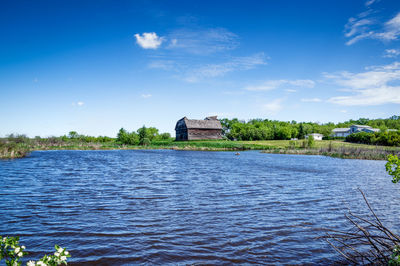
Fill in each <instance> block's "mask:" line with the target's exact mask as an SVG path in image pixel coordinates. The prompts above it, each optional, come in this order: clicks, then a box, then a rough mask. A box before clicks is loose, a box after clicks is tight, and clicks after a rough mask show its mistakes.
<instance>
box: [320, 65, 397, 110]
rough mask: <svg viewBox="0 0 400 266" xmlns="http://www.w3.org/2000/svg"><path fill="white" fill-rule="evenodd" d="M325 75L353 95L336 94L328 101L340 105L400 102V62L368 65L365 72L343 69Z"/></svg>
mask: <svg viewBox="0 0 400 266" xmlns="http://www.w3.org/2000/svg"><path fill="white" fill-rule="evenodd" d="M325 77H326V78H328V79H331V80H333V81H334V82H335V83H336V84H338V85H340V86H343V87H344V88H345V89H346V90H347V91H349V92H350V93H351V95H346V96H336V97H332V98H330V99H329V100H328V101H329V102H331V103H335V104H340V105H349V106H351V105H380V104H388V103H396V104H400V83H399V81H400V63H399V62H394V63H392V64H390V65H385V66H372V67H367V68H366V69H365V71H364V72H361V73H350V72H347V71H342V72H339V73H336V74H325Z"/></svg>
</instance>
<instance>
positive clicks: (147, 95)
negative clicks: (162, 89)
mask: <svg viewBox="0 0 400 266" xmlns="http://www.w3.org/2000/svg"><path fill="white" fill-rule="evenodd" d="M151 96H153V95H151V94H142V95H141V97H142V98H145V99H146V98H150V97H151Z"/></svg>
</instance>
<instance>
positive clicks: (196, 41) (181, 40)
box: [167, 28, 239, 55]
mask: <svg viewBox="0 0 400 266" xmlns="http://www.w3.org/2000/svg"><path fill="white" fill-rule="evenodd" d="M168 39H169V40H170V42H169V45H168V46H167V49H171V50H179V51H180V52H187V53H191V54H195V55H209V54H213V53H217V52H222V51H227V50H233V49H235V48H236V47H237V46H238V45H239V41H238V36H237V35H236V34H234V33H232V32H230V31H228V30H227V29H225V28H208V29H204V28H182V29H177V30H174V31H172V32H171V33H170V34H169V35H168Z"/></svg>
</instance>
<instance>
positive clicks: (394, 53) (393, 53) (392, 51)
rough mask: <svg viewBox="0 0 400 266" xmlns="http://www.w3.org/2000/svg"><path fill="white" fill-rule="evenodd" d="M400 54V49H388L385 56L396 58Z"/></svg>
mask: <svg viewBox="0 0 400 266" xmlns="http://www.w3.org/2000/svg"><path fill="white" fill-rule="evenodd" d="M398 55H400V49H386V50H385V54H384V55H383V57H388V58H394V57H397V56H398Z"/></svg>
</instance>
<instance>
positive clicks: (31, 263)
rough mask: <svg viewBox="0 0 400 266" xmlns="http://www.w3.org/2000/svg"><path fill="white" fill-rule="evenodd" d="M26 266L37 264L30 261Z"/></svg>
mask: <svg viewBox="0 0 400 266" xmlns="http://www.w3.org/2000/svg"><path fill="white" fill-rule="evenodd" d="M26 266H35V262H34V261H33V260H30V261H28V263H27V264H26Z"/></svg>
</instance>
